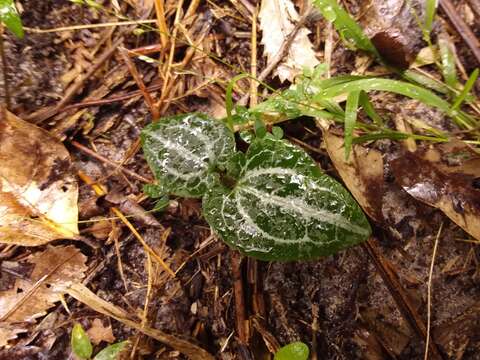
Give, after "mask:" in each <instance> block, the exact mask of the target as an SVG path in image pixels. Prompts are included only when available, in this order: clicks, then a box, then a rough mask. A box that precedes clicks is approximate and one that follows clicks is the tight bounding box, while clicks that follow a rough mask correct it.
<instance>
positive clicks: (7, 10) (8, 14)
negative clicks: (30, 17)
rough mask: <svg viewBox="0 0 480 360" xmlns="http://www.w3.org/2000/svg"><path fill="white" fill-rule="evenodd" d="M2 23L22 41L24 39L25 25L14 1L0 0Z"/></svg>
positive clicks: (0, 18)
mask: <svg viewBox="0 0 480 360" xmlns="http://www.w3.org/2000/svg"><path fill="white" fill-rule="evenodd" d="M0 21H1V22H2V23H4V24H5V26H6V27H7V28H8V29H9V30H10V31H11V32H12V33H14V34H15V36H17V37H18V38H20V39H23V36H24V32H23V25H22V20H21V19H20V16H19V15H18V11H17V8H16V7H15V4H14V3H13V0H0Z"/></svg>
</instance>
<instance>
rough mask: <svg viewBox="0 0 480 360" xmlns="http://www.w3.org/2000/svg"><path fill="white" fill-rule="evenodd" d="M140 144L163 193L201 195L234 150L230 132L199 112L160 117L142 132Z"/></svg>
mask: <svg viewBox="0 0 480 360" xmlns="http://www.w3.org/2000/svg"><path fill="white" fill-rule="evenodd" d="M142 146H143V150H144V153H145V158H146V159H147V162H148V164H149V165H150V168H151V169H152V171H153V172H154V174H155V178H156V179H157V180H158V182H159V186H160V187H161V190H162V191H163V192H164V193H170V194H173V195H178V196H185V197H201V196H202V195H203V194H204V193H205V191H206V190H207V189H208V188H209V187H211V186H212V184H214V182H215V181H216V179H217V175H216V173H215V171H216V169H217V168H220V169H222V168H223V167H224V166H225V163H226V162H227V159H228V158H229V157H230V156H231V155H232V154H233V153H234V151H235V141H234V138H233V134H232V132H231V131H230V130H229V129H228V128H227V127H226V126H225V125H224V124H223V123H221V122H219V121H216V120H213V119H210V118H209V117H208V116H206V115H203V114H197V113H195V114H186V115H179V116H173V117H167V118H162V119H161V120H159V121H158V122H155V123H152V124H150V125H149V126H147V127H146V128H145V129H144V130H143V131H142Z"/></svg>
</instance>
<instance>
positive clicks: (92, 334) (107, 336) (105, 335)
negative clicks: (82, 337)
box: [87, 318, 115, 345]
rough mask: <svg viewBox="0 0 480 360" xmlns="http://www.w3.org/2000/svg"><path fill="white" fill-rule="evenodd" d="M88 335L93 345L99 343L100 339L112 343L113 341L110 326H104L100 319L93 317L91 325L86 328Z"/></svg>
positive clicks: (113, 337)
mask: <svg viewBox="0 0 480 360" xmlns="http://www.w3.org/2000/svg"><path fill="white" fill-rule="evenodd" d="M87 334H88V337H89V338H90V340H91V341H92V343H94V344H95V345H98V344H100V343H101V342H102V341H105V342H107V343H112V342H114V341H115V336H113V332H112V327H111V326H110V325H109V326H104V325H103V322H102V320H101V319H98V318H96V319H94V320H93V322H92V326H91V327H90V329H88V330H87Z"/></svg>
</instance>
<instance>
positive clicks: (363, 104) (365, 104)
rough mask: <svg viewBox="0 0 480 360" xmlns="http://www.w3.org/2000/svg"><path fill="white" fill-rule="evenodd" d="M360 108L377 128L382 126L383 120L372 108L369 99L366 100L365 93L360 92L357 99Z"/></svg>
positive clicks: (366, 95)
mask: <svg viewBox="0 0 480 360" xmlns="http://www.w3.org/2000/svg"><path fill="white" fill-rule="evenodd" d="M359 103H360V106H361V107H362V108H363V111H365V113H366V114H367V116H368V117H369V118H370V119H372V120H373V122H374V123H375V124H377V125H379V126H382V125H383V119H382V117H381V116H380V115H378V113H377V111H376V110H375V108H374V107H373V105H372V103H371V102H370V99H369V98H368V94H367V93H366V92H365V91H363V90H362V91H360V98H359Z"/></svg>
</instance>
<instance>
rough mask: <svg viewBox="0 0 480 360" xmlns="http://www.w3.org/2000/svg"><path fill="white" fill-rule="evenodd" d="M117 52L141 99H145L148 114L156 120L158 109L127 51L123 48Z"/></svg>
mask: <svg viewBox="0 0 480 360" xmlns="http://www.w3.org/2000/svg"><path fill="white" fill-rule="evenodd" d="M118 50H119V52H120V55H121V56H122V59H123V61H124V62H125V64H126V65H127V68H128V71H130V74H131V75H132V77H133V79H134V80H135V82H136V83H137V86H138V88H139V89H140V91H141V93H142V95H143V97H144V98H145V102H146V103H147V105H148V108H149V109H150V113H151V114H152V117H153V118H154V119H157V118H158V115H159V114H158V108H157V107H156V106H155V104H154V102H153V99H152V96H151V95H150V93H149V92H148V89H147V87H146V86H145V83H144V82H143V80H142V78H141V76H140V74H139V73H138V71H137V67H136V66H135V64H134V63H133V61H132V59H130V57H129V56H128V50H127V49H125V48H123V47H121V48H119V49H118Z"/></svg>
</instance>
